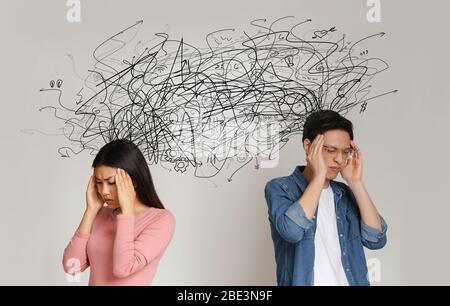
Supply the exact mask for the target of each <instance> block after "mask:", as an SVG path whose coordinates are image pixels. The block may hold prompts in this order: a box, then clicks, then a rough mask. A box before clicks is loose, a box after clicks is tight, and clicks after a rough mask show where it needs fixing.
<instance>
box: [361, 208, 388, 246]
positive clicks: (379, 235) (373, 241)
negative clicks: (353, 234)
mask: <svg viewBox="0 0 450 306" xmlns="http://www.w3.org/2000/svg"><path fill="white" fill-rule="evenodd" d="M380 219H381V231H380V230H378V229H376V228H373V227H370V226H368V225H366V224H364V223H363V222H362V221H361V240H362V243H363V245H364V246H365V247H367V248H368V249H371V250H377V249H381V248H382V247H384V246H385V245H386V242H387V238H386V231H387V228H388V227H387V224H386V221H385V220H384V218H383V217H382V216H381V215H380Z"/></svg>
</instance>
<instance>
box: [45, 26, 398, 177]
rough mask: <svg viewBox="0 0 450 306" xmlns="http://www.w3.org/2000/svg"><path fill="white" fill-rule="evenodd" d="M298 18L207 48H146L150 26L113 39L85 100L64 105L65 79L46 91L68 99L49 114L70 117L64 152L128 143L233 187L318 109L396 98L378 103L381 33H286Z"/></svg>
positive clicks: (157, 43)
mask: <svg viewBox="0 0 450 306" xmlns="http://www.w3.org/2000/svg"><path fill="white" fill-rule="evenodd" d="M292 20H295V19H294V18H293V17H284V18H281V19H279V20H277V21H275V22H272V23H268V22H267V21H266V20H254V21H252V22H250V25H249V26H248V28H247V29H246V30H243V31H237V30H235V29H222V30H218V31H214V32H212V33H209V34H207V35H206V37H205V45H204V46H202V47H199V46H194V45H192V44H189V43H188V42H185V41H184V40H183V39H172V38H170V37H169V35H168V34H167V33H157V34H155V35H154V36H153V37H152V38H151V39H150V40H148V41H143V40H139V31H140V29H141V28H142V26H143V22H142V21H139V22H137V23H136V24H133V25H132V26H130V27H128V28H126V29H124V30H122V31H120V32H119V33H117V34H115V35H113V36H112V37H109V38H108V39H106V40H105V41H104V42H102V43H101V44H100V45H99V46H97V47H96V48H95V50H94V52H93V58H94V60H95V65H94V66H93V68H92V69H91V70H89V73H88V74H87V76H86V77H85V78H84V81H83V86H82V88H81V89H80V91H79V92H78V94H77V96H76V97H74V98H73V99H71V101H61V90H60V87H61V84H62V82H60V81H55V82H60V83H57V84H56V83H52V85H51V87H53V88H49V89H48V90H57V91H58V92H59V98H58V105H56V106H46V107H43V108H41V110H51V111H52V113H53V114H54V116H56V117H57V118H59V119H61V120H63V121H64V129H63V131H64V132H63V133H64V135H65V136H66V137H67V139H68V140H69V141H70V145H69V146H65V147H62V148H61V149H60V153H61V156H64V157H69V156H71V155H73V154H78V153H80V152H82V151H83V150H89V152H90V153H91V154H95V153H96V151H97V150H98V149H99V148H100V147H101V146H102V145H104V144H105V143H107V142H109V141H111V140H113V139H116V138H128V139H130V140H132V141H133V142H135V143H136V144H137V145H138V146H139V148H140V149H141V150H142V152H143V153H144V155H145V157H146V159H147V161H148V162H149V163H150V164H161V165H162V166H163V167H164V168H167V169H169V170H174V171H177V172H179V173H192V174H193V175H195V176H197V177H203V178H209V177H213V176H215V175H217V174H218V173H219V172H221V171H222V170H226V171H225V172H227V174H226V175H227V177H228V179H229V180H231V178H232V176H233V175H234V174H235V173H236V172H237V171H238V170H239V169H241V168H242V167H244V166H245V165H247V164H249V163H250V162H252V161H253V162H254V163H255V168H259V167H268V166H270V165H273V163H270V162H273V161H276V160H277V158H278V151H279V150H280V149H281V148H282V147H283V146H284V145H285V144H286V143H287V142H288V140H289V139H290V138H291V137H292V136H293V135H295V134H301V133H302V126H303V123H304V120H305V118H306V117H307V116H308V114H310V113H311V112H313V111H316V110H319V109H333V110H335V111H338V112H339V113H341V114H345V113H347V112H348V111H349V110H351V109H353V108H355V107H359V108H360V111H364V110H365V109H366V108H367V104H368V102H369V101H373V100H374V99H375V98H377V97H379V96H382V95H385V94H388V93H392V92H395V91H391V92H385V93H381V94H378V95H372V96H369V95H370V91H371V89H372V88H371V85H370V81H371V80H372V79H373V78H374V77H375V76H376V75H377V74H379V73H380V72H382V71H384V70H386V69H387V68H388V67H389V66H388V64H387V63H386V62H385V61H383V60H381V59H379V58H370V57H368V50H366V49H365V48H364V42H365V41H367V40H372V39H380V38H381V37H382V36H383V35H384V33H378V34H375V35H371V36H368V37H365V38H363V39H360V40H358V41H356V42H350V41H347V39H346V36H345V34H338V32H339V31H338V29H337V28H336V27H330V28H328V29H325V30H323V29H311V28H308V26H309V25H311V20H310V19H308V20H304V21H302V22H296V23H291V25H290V26H288V27H286V26H282V24H285V23H286V21H292ZM336 35H338V39H332V37H334V36H336ZM55 84H56V85H55ZM58 84H59V85H58ZM46 90H47V89H42V91H46ZM263 162H266V163H265V164H263Z"/></svg>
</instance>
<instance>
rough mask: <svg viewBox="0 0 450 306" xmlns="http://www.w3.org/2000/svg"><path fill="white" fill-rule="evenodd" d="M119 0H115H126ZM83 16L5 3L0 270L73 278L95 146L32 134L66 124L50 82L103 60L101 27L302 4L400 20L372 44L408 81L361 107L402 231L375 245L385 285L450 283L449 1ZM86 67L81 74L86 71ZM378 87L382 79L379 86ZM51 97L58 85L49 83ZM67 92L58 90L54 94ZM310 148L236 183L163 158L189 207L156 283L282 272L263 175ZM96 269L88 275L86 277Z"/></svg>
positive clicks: (330, 20) (317, 18)
mask: <svg viewBox="0 0 450 306" xmlns="http://www.w3.org/2000/svg"><path fill="white" fill-rule="evenodd" d="M113 3H114V4H113ZM81 4H82V10H81V13H82V15H81V16H82V20H81V23H76V24H71V23H68V22H67V21H66V18H65V15H66V12H67V7H66V6H65V1H49V0H45V1H43V0H41V1H12V0H10V1H2V3H1V9H0V33H1V39H2V43H1V48H0V54H1V56H0V59H1V61H2V63H1V70H2V73H1V74H0V87H1V89H2V91H1V92H2V96H1V100H0V101H1V102H0V105H1V119H0V125H1V128H0V133H1V150H0V169H1V170H0V171H1V172H0V173H1V175H0V189H1V193H0V204H1V206H0V237H1V240H0V242H1V243H0V245H1V247H0V249H1V251H0V284H2V285H6V284H23V285H31V284H43V285H46V284H54V285H66V284H69V283H68V282H67V281H66V277H65V274H64V273H63V271H62V265H61V256H62V251H63V249H64V247H65V245H66V244H67V242H68V240H69V238H70V236H71V235H72V233H73V231H74V230H75V228H76V227H77V225H78V223H79V220H80V217H81V215H82V211H83V208H84V206H85V204H84V197H85V196H84V194H85V188H86V182H87V179H88V176H89V174H90V163H91V162H92V156H89V155H88V154H81V155H78V156H76V157H74V158H70V159H62V158H59V156H58V153H57V148H58V147H59V146H60V145H61V144H62V143H65V139H64V138H63V137H61V136H53V137H49V136H43V135H39V134H35V135H27V134H23V133H20V130H22V129H30V128H39V129H41V130H42V131H47V132H51V131H53V130H54V129H56V128H58V127H59V126H60V123H59V122H57V121H56V120H55V119H54V118H52V117H51V116H49V114H48V113H40V112H39V111H37V109H38V108H39V107H40V106H42V105H45V104H49V103H46V102H48V101H46V98H45V97H44V96H43V95H42V94H39V92H38V89H39V88H41V87H43V86H47V84H48V81H49V80H50V79H54V78H62V79H64V81H65V83H64V85H65V91H66V92H65V93H67V94H68V95H73V94H75V93H76V92H75V90H76V89H77V86H78V84H79V83H78V82H77V86H75V85H73V84H71V80H75V78H74V75H73V70H72V64H71V62H70V61H69V60H68V57H67V54H71V55H73V56H74V58H75V60H76V64H77V70H78V72H81V74H82V75H85V73H86V71H87V69H89V68H90V65H91V64H92V60H91V51H92V48H93V47H95V46H97V45H98V43H99V41H100V40H102V39H104V38H105V37H107V36H108V35H110V34H112V33H115V32H116V31H117V30H120V29H122V28H123V27H124V26H126V25H129V24H132V23H133V22H135V21H136V20H139V19H144V27H145V29H146V31H147V32H148V33H155V32H158V31H164V30H165V29H166V25H170V32H169V33H170V34H171V35H173V36H175V37H181V36H182V37H184V39H185V40H186V41H190V42H193V43H194V44H195V43H198V44H202V43H203V38H204V34H205V33H206V32H209V31H213V30H216V29H220V28H228V27H234V26H237V27H238V26H246V25H247V24H248V22H249V21H250V20H253V19H256V18H267V19H269V20H274V19H277V18H279V17H283V16H288V15H294V16H296V17H298V18H299V19H304V18H312V19H313V21H314V23H315V25H317V26H318V27H321V26H323V27H328V26H332V25H335V26H337V27H338V28H339V30H341V31H342V32H345V33H347V35H349V37H353V38H356V37H364V36H367V35H369V34H371V33H377V32H380V31H384V32H387V36H386V37H385V38H384V39H383V40H379V41H377V43H376V44H373V47H372V48H371V49H370V52H371V53H372V54H376V55H377V56H378V57H380V58H383V59H385V60H387V61H388V62H389V64H390V65H391V69H390V70H388V71H387V72H384V73H383V74H381V75H380V77H379V78H378V79H377V80H376V82H375V83H374V86H375V88H377V89H380V90H389V89H399V92H398V93H397V94H396V95H390V96H386V97H384V98H381V99H379V100H377V101H376V103H372V104H369V108H368V110H367V111H366V112H365V113H364V114H362V115H360V114H359V113H358V111H353V112H351V113H350V114H349V118H350V119H351V120H352V121H353V122H354V124H355V128H356V141H357V142H358V143H359V145H360V147H361V149H362V151H363V153H364V166H365V168H364V170H365V182H366V185H367V187H368V189H369V191H370V193H371V195H372V198H373V200H374V201H375V203H376V204H377V206H378V208H379V210H380V212H381V213H382V214H383V215H384V216H385V218H386V219H387V220H388V223H389V225H390V229H389V237H388V240H389V242H388V245H387V246H386V248H384V249H383V250H381V251H377V252H369V251H368V252H367V253H366V254H367V257H368V258H377V259H379V260H380V262H381V272H382V277H381V283H379V284H382V285H399V284H402V285H415V284H450V276H449V275H450V274H449V273H450V267H449V263H448V258H450V248H449V246H448V241H449V240H448V233H449V231H448V224H449V215H450V208H449V204H450V203H449V200H448V186H449V179H448V173H449V171H450V166H449V163H448V152H450V146H449V140H448V139H449V137H448V131H449V123H448V122H449V115H450V109H449V101H448V94H447V91H448V89H449V78H448V71H449V68H450V67H449V61H448V59H447V58H446V56H448V54H447V53H448V49H449V47H450V44H449V42H448V28H449V26H450V24H449V22H448V21H447V20H448V11H450V4H449V3H448V2H447V1H406V0H402V1H399V0H396V1H384V0H382V1H381V8H382V22H381V23H369V22H367V20H366V13H367V10H368V8H367V6H366V1H361V0H348V1H324V0H321V1H318V0H314V1H312V0H310V1H299V0H292V1H287V0H286V1H281V0H277V1H261V0H258V1H242V0H240V1H235V0H228V1H158V2H156V1H131V0H130V1H106V0H102V1H100V0H99V1H86V0H82V1H81ZM77 81H78V80H77ZM375 92H376V91H375ZM47 98H48V96H47ZM52 101H54V100H52ZM303 161H304V154H303V152H302V150H301V140H300V137H296V138H294V139H292V140H291V141H290V143H289V144H288V145H287V146H286V147H285V148H284V149H283V151H282V152H281V159H280V163H279V165H278V167H276V168H273V169H262V170H259V171H256V170H255V169H254V168H253V167H251V166H250V167H247V168H245V169H244V170H242V171H241V172H240V173H239V174H238V175H237V176H236V177H235V179H234V181H233V182H232V183H227V182H226V181H225V180H218V181H215V183H216V184H217V186H215V185H214V184H213V183H211V182H210V181H208V180H201V179H194V178H192V177H191V176H184V175H177V174H174V173H169V172H167V171H165V170H164V169H162V168H160V167H158V166H151V171H152V174H153V176H154V180H155V182H156V187H157V190H158V192H159V194H160V196H161V198H162V199H163V200H164V203H165V204H166V206H167V207H168V208H169V209H171V210H172V211H173V213H174V214H175V216H176V219H177V228H176V233H175V236H174V239H173V241H172V243H171V245H170V247H169V249H168V250H167V253H166V255H165V257H164V258H163V260H162V261H161V264H160V266H159V269H158V272H157V275H156V278H155V281H154V284H155V285H207V284H211V285H250V284H254V285H272V284H275V283H276V278H275V265H274V259H273V248H272V242H271V238H270V231H269V225H268V221H267V213H266V204H265V202H264V198H263V187H264V184H265V182H266V181H268V180H269V179H270V178H273V177H276V176H281V175H286V174H289V173H291V171H292V169H293V167H294V166H295V165H297V164H301V163H303ZM87 280H88V273H87V272H86V273H85V274H83V275H82V281H81V283H80V284H86V283H87Z"/></svg>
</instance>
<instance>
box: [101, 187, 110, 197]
mask: <svg viewBox="0 0 450 306" xmlns="http://www.w3.org/2000/svg"><path fill="white" fill-rule="evenodd" d="M101 193H102V195H103V196H105V195H109V194H110V193H111V190H110V188H109V187H108V185H102V187H101Z"/></svg>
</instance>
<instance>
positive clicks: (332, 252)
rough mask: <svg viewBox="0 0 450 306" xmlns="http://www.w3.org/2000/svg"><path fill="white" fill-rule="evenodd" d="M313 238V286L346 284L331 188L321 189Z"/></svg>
mask: <svg viewBox="0 0 450 306" xmlns="http://www.w3.org/2000/svg"><path fill="white" fill-rule="evenodd" d="M317 209H318V212H317V228H316V235H315V238H314V244H315V253H316V255H315V261H314V286H348V281H347V277H346V276H345V272H344V268H343V267H342V262H341V246H340V244H339V237H338V231H337V224H336V211H335V207H334V197H333V190H332V189H331V186H330V185H328V188H326V189H322V192H321V193H320V199H319V206H318V208H317Z"/></svg>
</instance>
